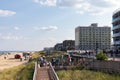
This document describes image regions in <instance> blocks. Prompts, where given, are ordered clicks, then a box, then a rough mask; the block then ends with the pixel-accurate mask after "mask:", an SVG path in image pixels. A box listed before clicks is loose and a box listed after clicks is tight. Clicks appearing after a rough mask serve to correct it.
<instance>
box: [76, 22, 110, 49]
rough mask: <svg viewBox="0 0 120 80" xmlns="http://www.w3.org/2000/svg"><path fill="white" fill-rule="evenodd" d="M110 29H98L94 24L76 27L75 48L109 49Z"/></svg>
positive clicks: (106, 27) (105, 27)
mask: <svg viewBox="0 0 120 80" xmlns="http://www.w3.org/2000/svg"><path fill="white" fill-rule="evenodd" d="M110 45H111V28H110V27H108V26H104V27H98V26H97V24H96V23H94V24H91V25H90V26H78V27H77V28H76V29H75V47H76V49H79V50H96V49H100V50H101V49H102V50H103V49H110Z"/></svg>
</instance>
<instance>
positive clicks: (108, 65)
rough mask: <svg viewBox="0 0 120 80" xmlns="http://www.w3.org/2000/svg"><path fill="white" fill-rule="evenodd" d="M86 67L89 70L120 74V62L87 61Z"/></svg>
mask: <svg viewBox="0 0 120 80" xmlns="http://www.w3.org/2000/svg"><path fill="white" fill-rule="evenodd" d="M84 66H85V67H86V68H88V69H94V70H99V71H105V72H109V73H120V61H98V60H95V61H85V62H84Z"/></svg>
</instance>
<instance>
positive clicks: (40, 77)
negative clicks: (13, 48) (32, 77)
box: [36, 67, 50, 80]
mask: <svg viewBox="0 0 120 80" xmlns="http://www.w3.org/2000/svg"><path fill="white" fill-rule="evenodd" d="M48 69H49V67H40V68H38V71H37V78H36V80H50V77H49V74H48Z"/></svg>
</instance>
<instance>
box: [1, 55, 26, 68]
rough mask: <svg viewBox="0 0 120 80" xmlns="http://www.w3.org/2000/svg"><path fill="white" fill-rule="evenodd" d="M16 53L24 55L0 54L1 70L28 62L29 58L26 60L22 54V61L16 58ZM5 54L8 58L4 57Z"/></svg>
mask: <svg viewBox="0 0 120 80" xmlns="http://www.w3.org/2000/svg"><path fill="white" fill-rule="evenodd" d="M15 54H19V55H21V56H22V53H12V54H8V55H0V70H3V69H6V68H11V67H14V66H18V65H20V64H23V63H26V62H28V60H24V57H23V56H22V61H20V59H14V55H15ZM5 56H6V59H4V57H5Z"/></svg>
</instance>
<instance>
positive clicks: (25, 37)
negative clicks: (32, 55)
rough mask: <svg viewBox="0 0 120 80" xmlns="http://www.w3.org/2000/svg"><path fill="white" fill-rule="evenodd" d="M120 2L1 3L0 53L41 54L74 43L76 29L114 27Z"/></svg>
mask: <svg viewBox="0 0 120 80" xmlns="http://www.w3.org/2000/svg"><path fill="white" fill-rule="evenodd" d="M119 3H120V0H0V51H2V50H31V51H39V50H42V49H43V48H44V47H53V46H54V45H55V44H56V43H61V42H62V41H63V40H66V39H67V40H69V39H70V40H74V39H75V28H76V27H77V26H89V25H90V24H91V23H98V25H99V26H110V27H112V24H111V23H112V14H113V12H114V11H115V10H116V9H118V8H119V7H120V4H119Z"/></svg>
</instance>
